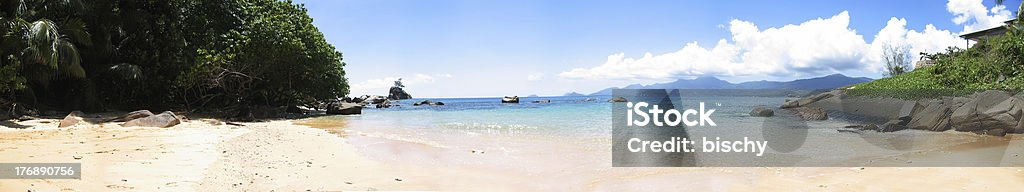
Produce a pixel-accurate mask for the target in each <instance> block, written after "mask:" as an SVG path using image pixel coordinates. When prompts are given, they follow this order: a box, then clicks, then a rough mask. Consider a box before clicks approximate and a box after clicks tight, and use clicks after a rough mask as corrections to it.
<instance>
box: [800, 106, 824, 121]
mask: <svg viewBox="0 0 1024 192" xmlns="http://www.w3.org/2000/svg"><path fill="white" fill-rule="evenodd" d="M796 110H797V114H798V115H800V117H801V118H803V119H804V120H826V119H828V113H825V110H823V109H821V108H820V107H800V108H796Z"/></svg>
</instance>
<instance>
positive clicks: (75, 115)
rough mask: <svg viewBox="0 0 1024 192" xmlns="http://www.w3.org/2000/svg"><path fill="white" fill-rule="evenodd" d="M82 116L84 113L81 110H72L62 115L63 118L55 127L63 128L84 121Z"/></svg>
mask: <svg viewBox="0 0 1024 192" xmlns="http://www.w3.org/2000/svg"><path fill="white" fill-rule="evenodd" d="M83 116H85V113H82V112H81V111H72V112H71V113H69V114H68V116H64V119H61V120H60V123H58V124H57V127H58V128H64V127H70V126H75V125H76V124H78V123H81V122H83V121H85V119H84V117H83Z"/></svg>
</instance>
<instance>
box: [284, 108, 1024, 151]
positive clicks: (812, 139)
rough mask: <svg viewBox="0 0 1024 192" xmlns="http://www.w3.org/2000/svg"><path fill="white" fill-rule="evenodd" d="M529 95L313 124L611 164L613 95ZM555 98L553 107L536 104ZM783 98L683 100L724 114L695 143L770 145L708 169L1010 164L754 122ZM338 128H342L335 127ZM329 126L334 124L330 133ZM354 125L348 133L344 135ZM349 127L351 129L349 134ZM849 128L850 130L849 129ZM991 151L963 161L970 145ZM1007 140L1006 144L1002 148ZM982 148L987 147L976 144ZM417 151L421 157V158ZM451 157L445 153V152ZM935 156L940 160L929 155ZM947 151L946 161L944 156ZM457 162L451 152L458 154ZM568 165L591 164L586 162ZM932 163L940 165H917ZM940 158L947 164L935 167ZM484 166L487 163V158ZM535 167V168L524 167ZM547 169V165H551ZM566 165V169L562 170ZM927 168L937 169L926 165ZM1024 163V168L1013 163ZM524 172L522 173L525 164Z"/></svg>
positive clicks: (817, 124)
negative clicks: (761, 109)
mask: <svg viewBox="0 0 1024 192" xmlns="http://www.w3.org/2000/svg"><path fill="white" fill-rule="evenodd" d="M588 98H589V97H535V98H531V97H527V98H521V103H520V104H503V103H500V98H464V99H430V100H432V101H440V102H444V103H445V105H443V106H412V105H411V104H410V103H412V102H414V101H420V100H421V99H416V100H406V101H402V102H399V104H400V106H398V107H394V108H389V109H364V111H363V114H362V115H356V116H327V117H319V118H314V119H311V120H306V121H304V123H306V124H310V125H311V126H313V127H321V128H328V129H330V130H332V132H336V133H338V134H344V135H347V136H348V137H353V138H352V139H351V142H353V143H354V144H356V145H357V146H359V147H360V148H361V149H363V151H364V152H366V153H367V154H368V155H369V156H371V157H374V158H378V159H385V160H388V159H390V160H409V159H419V160H421V161H441V162H454V163H465V162H468V161H467V159H460V158H461V157H455V158H444V157H449V156H448V155H443V154H445V153H454V154H461V153H474V154H475V153H478V152H486V153H488V154H498V155H500V158H494V159H490V160H481V161H477V163H478V164H492V163H507V164H524V165H529V166H533V167H537V166H552V164H559V163H557V162H562V164H565V165H555V166H556V167H563V168H564V167H565V166H569V167H573V166H583V165H586V166H597V167H610V166H611V159H612V158H611V145H612V144H611V140H612V135H611V133H612V130H611V129H612V128H611V127H612V123H613V122H612V113H613V111H612V108H613V104H612V103H608V102H606V101H607V99H608V97H593V99H591V100H590V101H587V99H588ZM534 100H551V102H550V103H532V101H534ZM784 100H785V98H783V97H690V98H682V101H680V102H681V103H685V104H694V103H697V102H702V101H703V102H706V103H707V105H709V108H710V107H713V108H715V109H716V112H715V113H714V114H713V116H714V121H715V122H716V123H717V124H718V126H715V127H693V128H689V129H688V130H687V131H688V132H689V134H690V137H691V138H693V139H699V138H702V137H707V138H709V139H710V138H721V139H723V140H743V138H744V137H747V138H749V139H750V140H767V141H769V148H768V150H766V152H765V156H764V157H755V156H753V154H748V153H704V154H702V155H701V156H699V158H700V159H701V162H702V163H699V164H698V166H815V167H819V166H1000V165H1003V166H1005V165H1006V164H1007V163H1006V162H1002V161H1001V157H1002V156H1004V153H1008V152H1007V150H1008V149H1007V146H1006V145H1007V144H1006V142H1007V141H1008V140H1009V139H991V137H986V136H976V135H972V134H969V133H950V132H943V133H937V132H927V131H917V130H905V131H901V132H896V133H874V132H856V133H854V132H840V131H838V130H843V129H844V128H843V127H844V126H846V125H851V124H857V123H860V122H855V121H854V120H849V119H848V118H845V117H844V116H843V115H834V116H833V117H832V118H830V119H829V120H824V121H802V120H797V119H796V117H795V116H794V114H792V112H790V111H788V110H780V109H775V110H776V114H777V115H776V116H775V117H770V118H764V117H751V116H749V115H748V114H747V113H748V112H749V111H750V109H752V108H754V107H756V106H760V105H764V106H779V105H781V104H782V102H783V101H784ZM332 122H335V123H336V124H337V126H334V127H332V126H330V125H331V124H332ZM325 125H326V126H325ZM340 127H344V128H340ZM340 130H344V131H340ZM845 130H848V129H845ZM978 142H987V143H993V142H995V144H987V145H985V144H982V145H978V144H974V145H976V146H982V147H984V148H986V149H985V150H973V151H974V152H973V153H981V152H984V153H982V154H970V155H962V154H956V153H951V152H950V151H953V150H959V151H963V150H964V149H963V148H965V147H964V146H966V145H967V144H972V143H978ZM999 142H1002V144H1000V143H999ZM968 148H971V149H976V148H978V147H968ZM414 151H415V152H414ZM438 154H441V155H438ZM921 154H931V155H921ZM943 154H946V155H943ZM449 155H450V154H449ZM951 156H968V157H971V156H973V157H975V158H974V160H972V161H974V163H962V162H963V161H964V159H958V160H956V161H952V160H950V161H946V160H943V158H945V157H951ZM566 158H572V159H576V158H585V159H588V160H587V161H586V162H580V161H568V159H566ZM915 158H917V159H920V158H931V160H924V159H921V160H918V161H917V162H914V159H915ZM935 158H938V159H939V160H934V159H935ZM478 160H480V159H478ZM524 162H535V163H524ZM545 162H547V163H545ZM552 162H556V163H552ZM925 162H927V163H925ZM1011 164H1014V165H1019V162H1017V163H1011ZM517 167H518V166H517Z"/></svg>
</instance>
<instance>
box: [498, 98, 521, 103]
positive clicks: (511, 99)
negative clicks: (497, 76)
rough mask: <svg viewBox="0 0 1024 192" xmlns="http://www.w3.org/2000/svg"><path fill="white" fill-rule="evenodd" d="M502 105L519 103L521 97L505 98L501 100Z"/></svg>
mask: <svg viewBox="0 0 1024 192" xmlns="http://www.w3.org/2000/svg"><path fill="white" fill-rule="evenodd" d="M501 103H519V96H511V97H510V96H505V97H502V98H501Z"/></svg>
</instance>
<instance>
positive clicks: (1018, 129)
mask: <svg viewBox="0 0 1024 192" xmlns="http://www.w3.org/2000/svg"><path fill="white" fill-rule="evenodd" d="M1013 133H1018V134H1022V133H1024V117H1021V118H1020V120H1018V121H1017V126H1015V127H1013Z"/></svg>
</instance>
